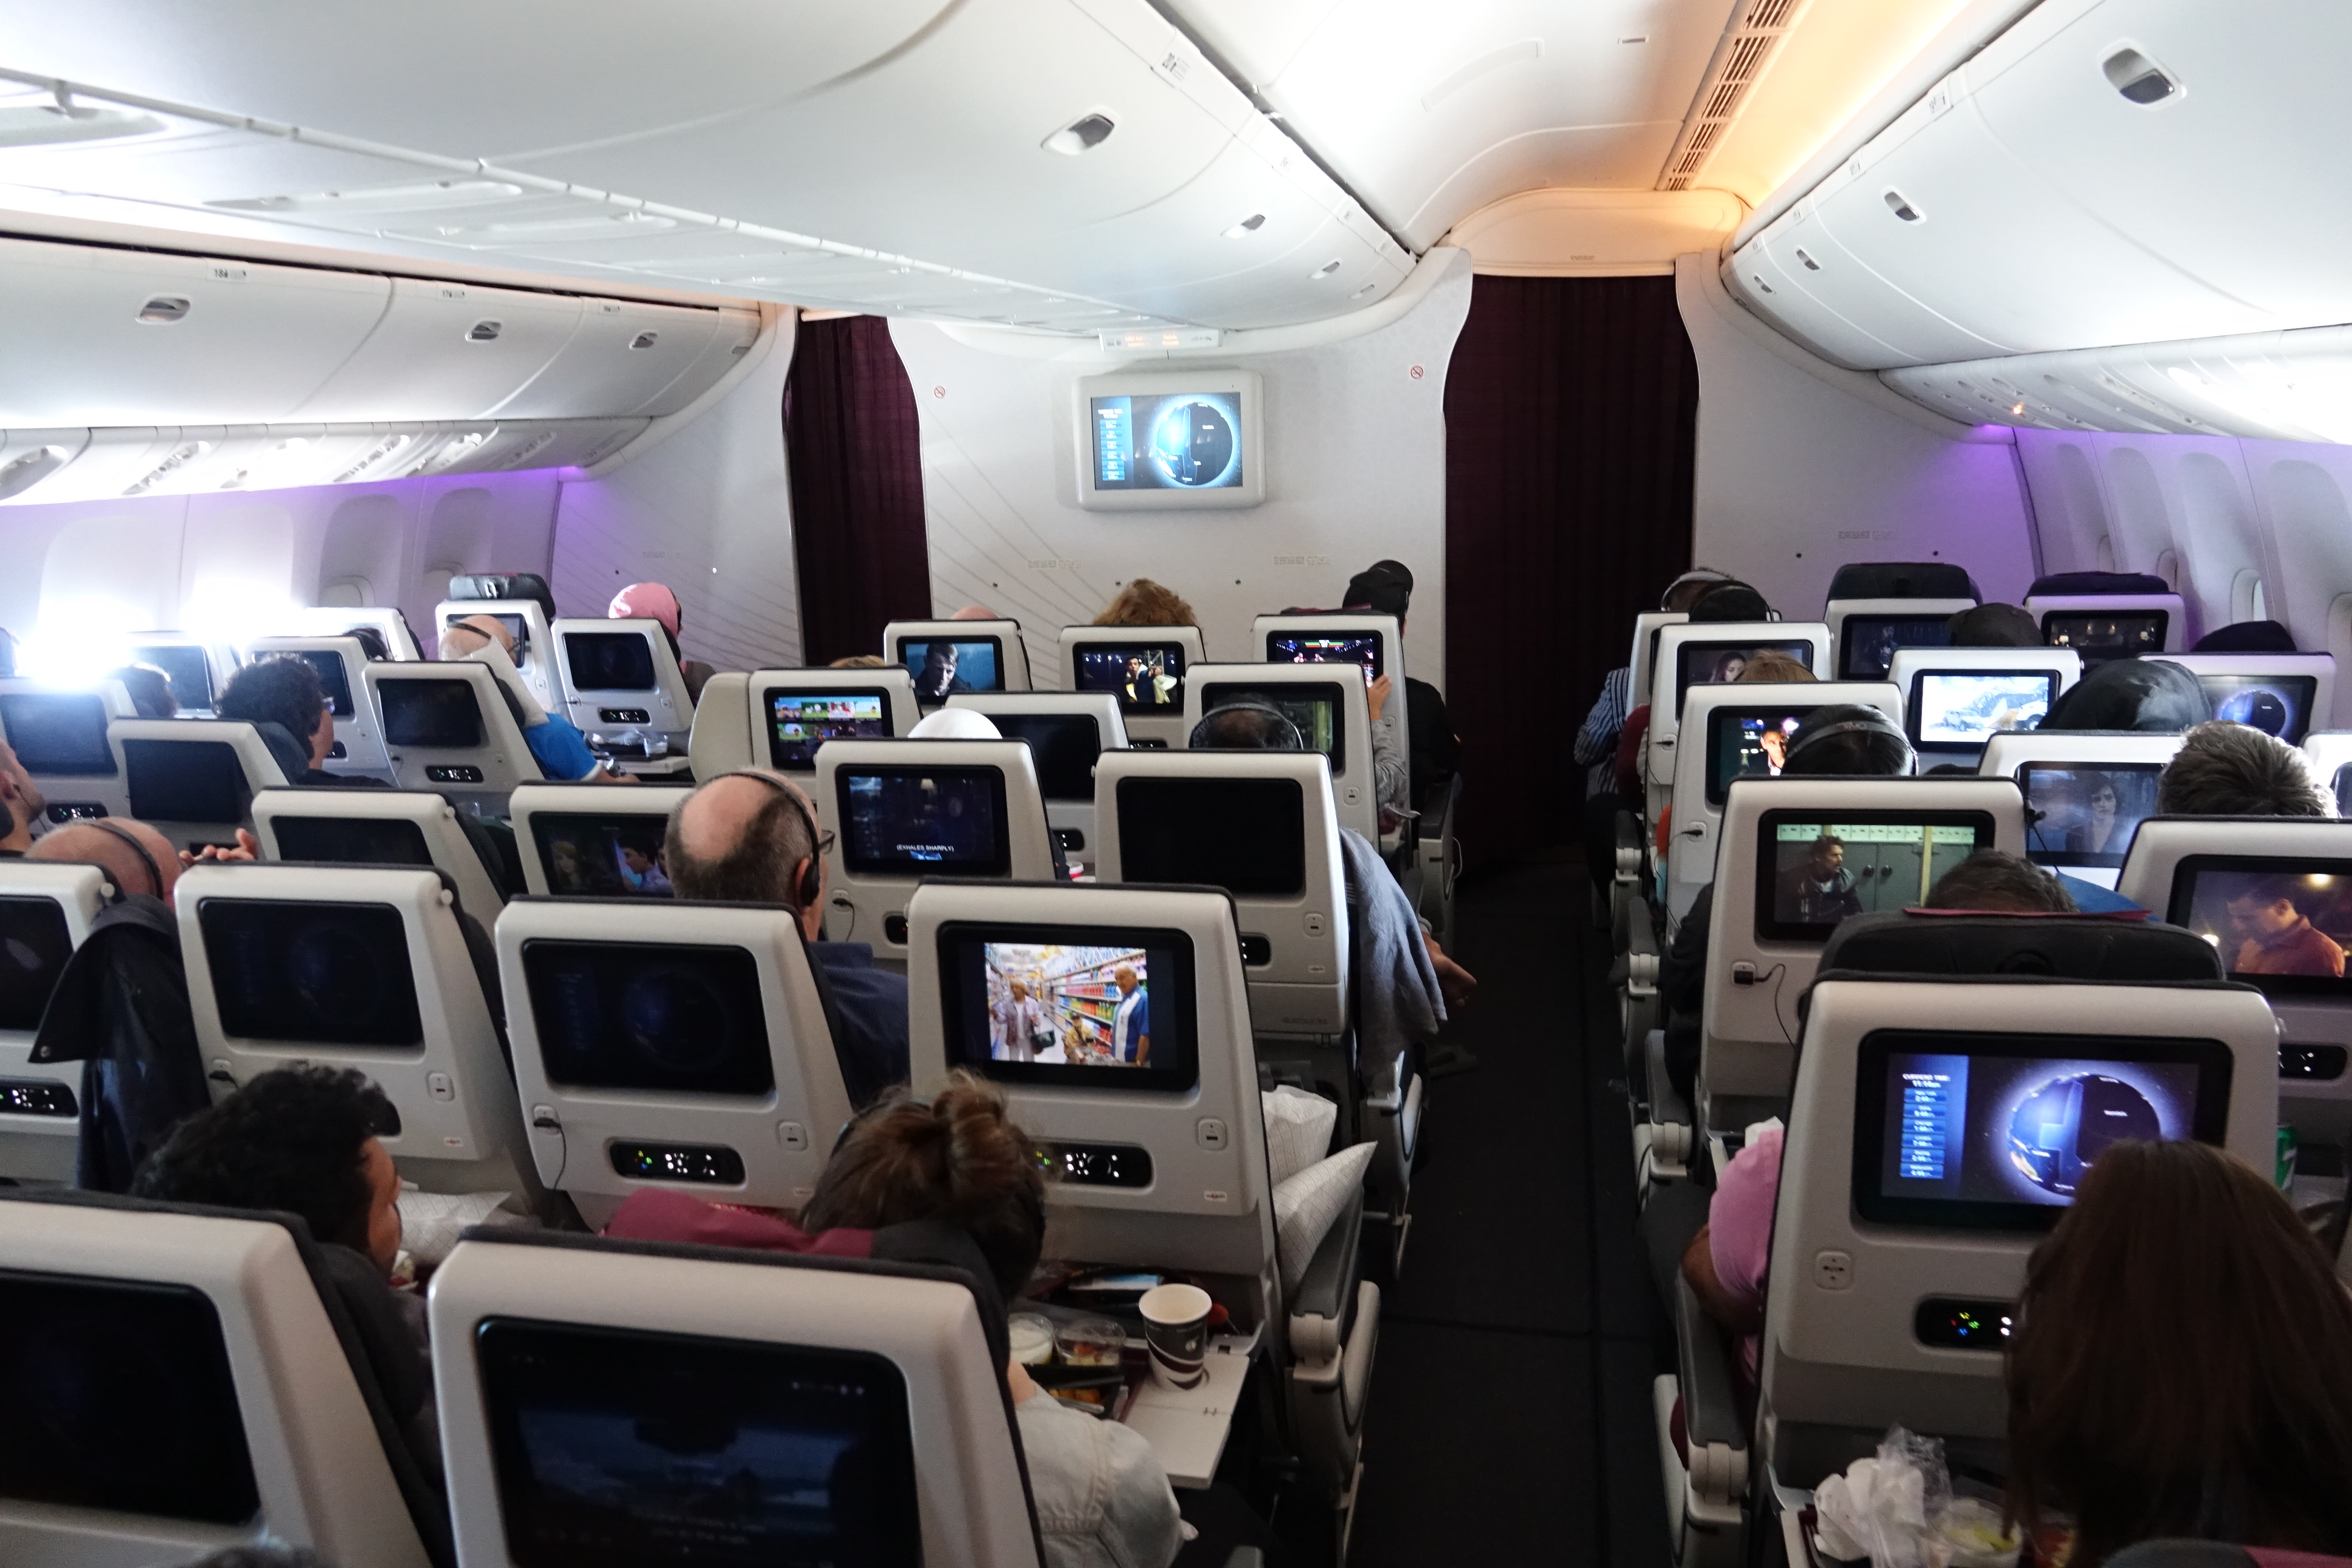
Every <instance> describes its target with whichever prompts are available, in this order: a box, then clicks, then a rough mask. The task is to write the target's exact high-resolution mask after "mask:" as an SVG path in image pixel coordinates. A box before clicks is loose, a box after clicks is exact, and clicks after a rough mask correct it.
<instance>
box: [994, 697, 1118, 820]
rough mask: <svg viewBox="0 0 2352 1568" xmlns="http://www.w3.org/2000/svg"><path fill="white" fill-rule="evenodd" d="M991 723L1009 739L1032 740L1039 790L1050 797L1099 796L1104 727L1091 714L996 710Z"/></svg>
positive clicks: (1031, 755)
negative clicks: (1098, 772) (1098, 767)
mask: <svg viewBox="0 0 2352 1568" xmlns="http://www.w3.org/2000/svg"><path fill="white" fill-rule="evenodd" d="M988 719H989V722H990V723H992V724H994V725H995V726H996V728H997V731H998V732H999V733H1001V734H1003V737H1004V738H1005V739H1006V740H1008V741H1026V742H1029V760H1030V762H1031V763H1032V764H1033V765H1034V767H1035V768H1036V770H1037V789H1038V792H1039V793H1040V794H1042V795H1044V796H1045V798H1046V799H1047V800H1082V801H1086V802H1087V803H1089V804H1091V803H1092V802H1093V800H1094V798H1095V759H1096V758H1097V757H1099V756H1101V755H1102V726H1101V725H1099V724H1097V723H1096V722H1095V719H1094V715H1093V714H1091V713H992V714H990V715H989V716H988Z"/></svg>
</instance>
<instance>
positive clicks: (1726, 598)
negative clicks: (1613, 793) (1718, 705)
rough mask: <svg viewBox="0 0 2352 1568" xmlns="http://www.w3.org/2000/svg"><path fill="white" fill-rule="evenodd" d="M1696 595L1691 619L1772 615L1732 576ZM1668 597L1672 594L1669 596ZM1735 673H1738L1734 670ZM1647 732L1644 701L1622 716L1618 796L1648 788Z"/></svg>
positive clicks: (1670, 677)
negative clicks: (1643, 771)
mask: <svg viewBox="0 0 2352 1568" xmlns="http://www.w3.org/2000/svg"><path fill="white" fill-rule="evenodd" d="M1697 586H1698V593H1697V595H1696V596H1695V597H1694V598H1693V599H1692V600H1691V602H1690V618H1691V620H1692V621H1694V622H1706V623H1710V624H1716V625H1720V624H1722V623H1724V622H1727V621H1765V620H1769V619H1771V618H1772V606H1771V605H1768V604H1766V603H1765V602H1764V595H1761V594H1759V593H1758V592H1757V591H1756V590H1755V589H1753V588H1751V587H1749V586H1748V584H1745V583H1741V582H1738V581H1736V580H1734V579H1731V578H1719V579H1717V580H1714V581H1710V582H1706V583H1701V584H1698V585H1697ZM1669 596H1670V597H1671V594H1670V595H1669ZM1734 673H1737V672H1736V671H1735V672H1734ZM1665 693H1666V700H1667V701H1669V702H1671V701H1673V700H1674V672H1673V671H1672V670H1668V671H1667V672H1666V680H1665ZM1649 731H1650V706H1649V704H1648V703H1643V705H1642V706H1641V707H1639V708H1636V709H1634V710H1633V712H1631V713H1629V714H1627V715H1626V716H1625V724H1624V729H1623V731H1622V733H1621V734H1620V735H1619V737H1618V740H1617V772H1616V773H1615V775H1614V778H1615V783H1616V786H1617V794H1618V795H1619V796H1620V797H1621V798H1622V799H1625V800H1629V801H1640V800H1643V798H1645V796H1646V795H1647V793H1648V792H1647V790H1646V789H1645V788H1644V786H1643V781H1642V778H1641V768H1642V742H1643V740H1645V739H1646V738H1647V737H1648V735H1649Z"/></svg>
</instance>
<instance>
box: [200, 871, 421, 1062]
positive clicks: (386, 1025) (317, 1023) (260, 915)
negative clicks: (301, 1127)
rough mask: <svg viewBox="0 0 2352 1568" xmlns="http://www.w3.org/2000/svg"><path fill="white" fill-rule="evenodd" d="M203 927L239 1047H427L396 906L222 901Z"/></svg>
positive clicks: (205, 907) (227, 1025)
mask: <svg viewBox="0 0 2352 1568" xmlns="http://www.w3.org/2000/svg"><path fill="white" fill-rule="evenodd" d="M196 923H197V925H198V926H200V927H201V928H203V931H204V933H205V963H206V965H207V967H208V968H209V969H210V971H211V973H212V983H213V994H214V995H215V997H216V998H217V999H218V1001H219V1004H220V1021H221V1031H222V1033H224V1034H226V1035H227V1036H228V1037H230V1038H231V1039H243V1040H275V1041H279V1042H283V1043H285V1044H289V1045H305V1046H418V1045H422V1044H424V1043H425V1032H424V1026H423V1025H422V1024H420V1023H419V1022H418V1020H417V1012H416V981H415V973H414V972H413V971H412V970H411V969H410V968H409V966H408V933H407V930H406V926H405V924H404V921H402V920H401V917H400V911H399V910H395V909H394V908H393V907H392V906H391V905H390V904H337V903H317V902H309V901H299V900H290V899H289V900H260V899H219V898H213V899H205V900H203V901H202V902H200V903H199V904H198V905H197V906H196Z"/></svg>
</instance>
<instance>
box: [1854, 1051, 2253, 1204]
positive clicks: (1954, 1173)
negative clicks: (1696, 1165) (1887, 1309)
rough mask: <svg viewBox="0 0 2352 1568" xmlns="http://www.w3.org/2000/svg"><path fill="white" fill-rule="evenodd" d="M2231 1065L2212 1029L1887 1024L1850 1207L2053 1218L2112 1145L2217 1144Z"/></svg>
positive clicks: (1860, 1126)
mask: <svg viewBox="0 0 2352 1568" xmlns="http://www.w3.org/2000/svg"><path fill="white" fill-rule="evenodd" d="M1856 1068H1857V1070H1856V1074H1855V1106H1854V1128H1855V1131H1856V1133H1857V1134H1858V1136H1857V1137H1856V1139H1855V1147H1854V1172H1853V1176H1854V1191H1853V1197H1854V1207H1855V1209H1856V1211H1857V1212H1858V1213H1860V1214H1861V1215H1862V1216H1863V1217H1864V1219H1873V1220H1881V1221H1885V1222H1888V1223H1893V1224H1926V1225H1936V1226H1982V1227H1991V1228H2004V1229H2009V1228H2014V1229H2035V1228H2047V1226H2049V1225H2051V1224H2052V1223H2053V1222H2054V1221H2055V1220H2056V1218H2057V1211H2058V1210H2060V1209H2062V1208H2063V1207H2065V1206H2066V1205H2068V1204H2071V1203H2073V1202H2074V1194H2075V1192H2076V1191H2077V1190H2078V1189H2079V1188H2080V1186H2081V1185H2082V1182H2083V1177H2084V1174H2085V1173H2088V1172H2089V1171H2090V1169H2091V1167H2092V1166H2093V1165H2094V1164H2095V1163H2097V1162H2098V1159H2099V1156H2100V1155H2102V1154H2104V1153H2105V1152H2106V1151H2107V1150H2108V1149H2110V1148H2112V1147H2113V1146H2114V1145H2116V1143H2119V1142H2125V1141H2126V1140H2141V1141H2156V1140H2165V1139H2168V1140H2175V1141H2178V1140H2181V1139H2189V1138H2195V1139H2200V1140H2203V1141H2204V1142H2220V1141H2221V1136H2222V1133H2223V1131H2224V1130H2225V1127H2226V1125H2227V1121H2226V1119H2227V1115H2228V1110H2229V1103H2230V1073H2231V1056H2230V1051H2229V1047H2226V1046H2224V1045H2223V1044H2221V1042H2220V1041H2218V1040H2210V1039H2209V1040H2199V1039H2161V1038H2156V1039H2151V1038H2132V1039H2113V1038H2102V1037H2095V1036H2088V1037H2086V1036H2046V1037H2045V1036H2036V1035H1985V1034H1958V1033H1955V1034H1944V1033H1940V1032H1932V1033H1931V1032H1926V1031H1908V1030H1892V1029H1888V1030H1881V1031H1878V1032H1877V1033H1875V1034H1873V1035H1871V1036H1870V1037H1867V1038H1865V1039H1864V1041H1863V1043H1862V1050H1861V1054H1860V1058H1859V1060H1858V1061H1857V1063H1856ZM1873 1134H1874V1136H1873Z"/></svg>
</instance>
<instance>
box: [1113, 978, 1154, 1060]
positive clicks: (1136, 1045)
mask: <svg viewBox="0 0 2352 1568" xmlns="http://www.w3.org/2000/svg"><path fill="white" fill-rule="evenodd" d="M1110 977H1111V980H1112V982H1113V983H1114V984H1117V985H1118V1007H1116V1008H1115V1009H1113V1011H1112V1013H1111V1016H1110V1054H1111V1058H1112V1059H1113V1060H1115V1061H1117V1062H1118V1063H1120V1064H1121V1065H1122V1066H1125V1067H1134V1068H1139V1067H1144V1066H1148V1065H1149V1062H1150V1056H1151V1000H1150V997H1148V996H1146V995H1145V994H1144V993H1143V987H1142V986H1141V985H1139V984H1137V983H1136V978H1135V969H1134V966H1133V965H1131V964H1125V963H1122V964H1120V965H1119V966H1118V968H1117V969H1114V970H1113V971H1111V976H1110Z"/></svg>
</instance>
